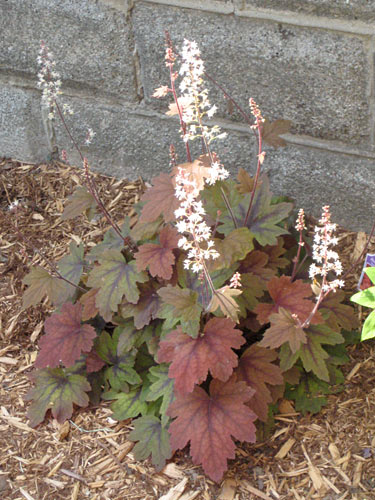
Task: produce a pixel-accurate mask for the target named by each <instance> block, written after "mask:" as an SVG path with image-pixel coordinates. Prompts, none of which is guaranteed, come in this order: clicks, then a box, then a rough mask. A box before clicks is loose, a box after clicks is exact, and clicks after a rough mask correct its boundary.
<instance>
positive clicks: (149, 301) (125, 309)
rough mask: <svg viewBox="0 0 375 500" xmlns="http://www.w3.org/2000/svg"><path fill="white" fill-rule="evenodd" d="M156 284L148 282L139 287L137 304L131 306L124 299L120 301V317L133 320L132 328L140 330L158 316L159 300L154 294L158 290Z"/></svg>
mask: <svg viewBox="0 0 375 500" xmlns="http://www.w3.org/2000/svg"><path fill="white" fill-rule="evenodd" d="M158 286H160V285H158V283H156V282H155V281H150V282H148V283H145V284H141V285H140V286H139V290H140V298H139V300H138V302H137V304H132V303H131V302H128V301H127V300H126V299H123V300H122V304H121V306H120V315H121V316H122V317H123V318H133V320H134V326H135V327H136V328H137V329H138V330H141V329H142V328H144V327H145V326H147V325H149V324H150V322H151V320H153V319H155V318H156V317H157V315H158V312H159V309H160V304H161V300H160V297H159V295H158V294H157V293H156V291H157V290H158Z"/></svg>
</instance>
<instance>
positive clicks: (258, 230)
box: [217, 175, 293, 246]
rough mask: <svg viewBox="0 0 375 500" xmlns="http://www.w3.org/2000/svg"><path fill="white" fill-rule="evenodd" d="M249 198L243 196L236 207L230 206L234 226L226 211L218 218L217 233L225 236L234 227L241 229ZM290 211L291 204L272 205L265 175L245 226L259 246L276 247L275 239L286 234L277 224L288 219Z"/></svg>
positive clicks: (258, 187)
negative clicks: (219, 222)
mask: <svg viewBox="0 0 375 500" xmlns="http://www.w3.org/2000/svg"><path fill="white" fill-rule="evenodd" d="M250 196H251V195H250V194H247V195H244V196H243V197H242V198H241V201H240V202H239V203H238V205H232V209H233V213H234V218H235V221H236V225H235V223H234V221H233V219H232V217H231V215H230V214H229V213H228V210H225V212H223V216H222V217H221V218H220V221H221V222H222V224H220V225H219V226H218V228H217V230H218V232H220V233H224V234H225V235H227V234H229V233H230V232H231V231H233V230H234V229H235V228H236V226H237V227H243V225H244V221H245V217H246V213H247V210H248V207H249V204H250ZM292 209H293V205H292V204H291V203H276V204H274V205H273V204H272V193H271V191H270V187H269V180H268V177H267V176H266V175H263V176H262V177H261V179H260V182H259V184H258V186H257V189H256V191H255V195H254V199H253V204H252V209H251V213H250V217H249V218H248V221H247V224H246V226H247V227H248V228H249V229H250V232H251V233H252V234H253V236H254V238H255V239H256V240H257V242H258V243H259V244H260V245H262V246H264V245H276V244H277V237H278V236H280V235H282V234H287V233H288V231H287V230H286V229H284V228H282V227H280V226H279V223H280V222H282V221H283V220H284V219H286V218H287V217H288V215H289V213H290V212H291V210H292Z"/></svg>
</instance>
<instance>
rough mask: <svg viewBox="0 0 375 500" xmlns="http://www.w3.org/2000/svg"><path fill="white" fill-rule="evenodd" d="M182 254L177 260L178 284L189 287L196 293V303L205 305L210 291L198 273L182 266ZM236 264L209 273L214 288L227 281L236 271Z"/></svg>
mask: <svg viewBox="0 0 375 500" xmlns="http://www.w3.org/2000/svg"><path fill="white" fill-rule="evenodd" d="M184 259H185V257H184V256H183V255H181V256H180V258H179V259H178V262H177V272H178V284H179V285H180V286H181V287H182V288H189V289H190V290H194V291H195V292H197V294H198V304H200V305H202V306H204V307H206V306H207V305H208V303H209V301H210V291H209V290H208V288H207V286H206V285H205V283H204V282H202V280H201V279H200V278H199V274H198V273H194V272H193V271H191V270H190V269H185V268H184ZM237 267H238V265H235V266H232V267H231V268H229V269H226V268H223V269H219V270H217V271H213V272H212V273H210V276H211V279H212V282H213V284H214V287H215V289H218V288H220V287H221V286H223V285H224V283H225V282H226V281H228V280H229V279H230V278H231V277H232V276H233V274H234V273H235V272H236V270H237Z"/></svg>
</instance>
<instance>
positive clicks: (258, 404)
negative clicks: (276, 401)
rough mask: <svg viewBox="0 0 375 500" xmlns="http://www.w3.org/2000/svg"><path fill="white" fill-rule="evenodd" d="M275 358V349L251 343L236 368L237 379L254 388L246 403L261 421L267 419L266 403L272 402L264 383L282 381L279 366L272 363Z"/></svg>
mask: <svg viewBox="0 0 375 500" xmlns="http://www.w3.org/2000/svg"><path fill="white" fill-rule="evenodd" d="M276 358H277V353H276V352H275V351H273V350H271V349H264V348H262V347H259V344H253V345H251V346H250V347H249V348H248V349H246V351H245V352H244V353H243V354H242V356H241V358H240V361H239V363H238V368H237V369H236V375H237V379H238V380H243V381H244V382H246V383H247V385H249V386H250V387H252V388H253V389H255V394H254V396H253V397H252V398H251V400H250V401H249V403H247V404H248V405H249V407H250V408H251V409H252V410H253V411H254V413H255V414H256V415H257V416H258V418H259V419H260V420H263V422H266V421H267V415H268V405H269V403H271V402H272V395H271V392H270V390H269V389H268V387H267V386H266V384H271V385H278V384H282V383H283V382H284V378H283V375H282V373H281V370H280V368H279V367H278V366H277V365H274V364H272V361H275V359H276Z"/></svg>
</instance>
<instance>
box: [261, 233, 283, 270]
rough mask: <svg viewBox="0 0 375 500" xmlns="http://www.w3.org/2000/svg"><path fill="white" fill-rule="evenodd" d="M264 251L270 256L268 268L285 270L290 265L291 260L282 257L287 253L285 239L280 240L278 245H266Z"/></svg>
mask: <svg viewBox="0 0 375 500" xmlns="http://www.w3.org/2000/svg"><path fill="white" fill-rule="evenodd" d="M262 251H263V252H265V253H266V254H267V255H268V262H267V267H268V268H270V269H275V271H277V269H284V267H286V266H287V265H288V264H289V260H288V259H285V258H284V257H281V256H282V255H284V253H285V252H286V248H284V239H283V238H278V239H277V245H266V246H264V247H262Z"/></svg>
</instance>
